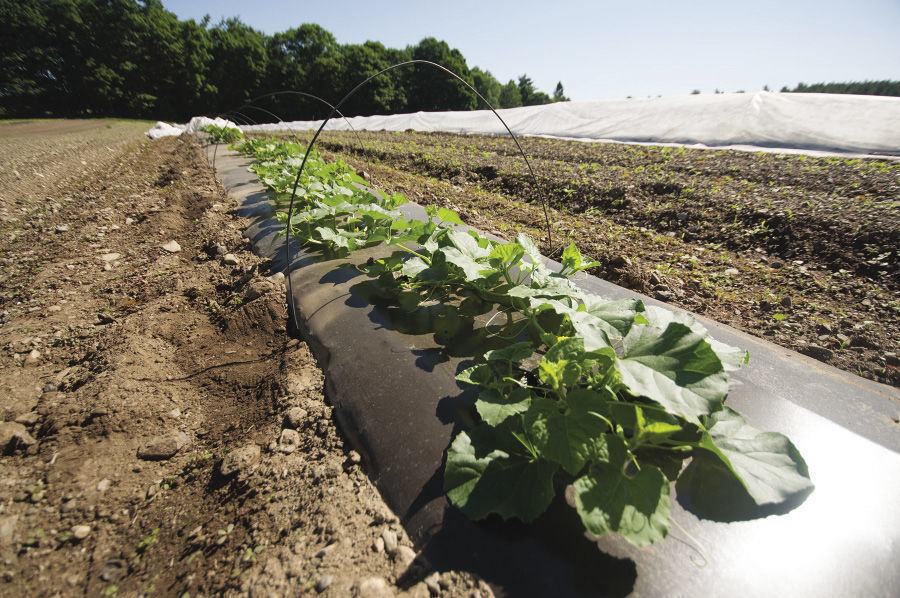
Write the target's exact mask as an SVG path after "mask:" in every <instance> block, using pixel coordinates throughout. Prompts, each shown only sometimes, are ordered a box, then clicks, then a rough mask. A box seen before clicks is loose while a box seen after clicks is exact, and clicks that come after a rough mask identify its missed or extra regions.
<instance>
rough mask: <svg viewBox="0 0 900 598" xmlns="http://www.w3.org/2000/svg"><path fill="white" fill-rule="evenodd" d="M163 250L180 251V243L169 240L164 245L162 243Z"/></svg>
mask: <svg viewBox="0 0 900 598" xmlns="http://www.w3.org/2000/svg"><path fill="white" fill-rule="evenodd" d="M162 248H163V250H164V251H168V252H169V253H178V252H179V251H181V245H179V244H178V241H174V240H173V241H169V242H168V243H166V244H165V245H162Z"/></svg>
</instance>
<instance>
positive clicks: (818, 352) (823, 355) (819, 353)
mask: <svg viewBox="0 0 900 598" xmlns="http://www.w3.org/2000/svg"><path fill="white" fill-rule="evenodd" d="M803 352H804V353H806V354H807V355H809V356H810V357H814V358H816V359H829V358H831V356H832V355H834V352H833V351H832V350H831V349H829V348H827V347H822V346H819V345H813V344H810V345H809V346H808V347H806V349H804V350H803Z"/></svg>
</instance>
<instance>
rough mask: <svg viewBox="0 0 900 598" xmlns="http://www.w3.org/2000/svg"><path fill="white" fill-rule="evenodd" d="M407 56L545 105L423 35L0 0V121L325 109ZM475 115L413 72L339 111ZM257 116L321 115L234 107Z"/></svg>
mask: <svg viewBox="0 0 900 598" xmlns="http://www.w3.org/2000/svg"><path fill="white" fill-rule="evenodd" d="M414 58H415V59H423V60H430V61H432V62H435V63H438V64H442V65H444V66H446V67H447V68H449V69H450V70H452V71H454V72H456V73H458V74H459V75H460V76H461V77H462V78H463V79H464V80H465V81H467V82H469V83H470V84H471V85H473V86H474V87H475V88H476V89H478V90H479V93H481V94H482V95H484V96H485V98H487V99H488V101H490V102H491V103H492V104H494V105H499V106H502V107H511V106H519V105H522V104H526V103H544V102H549V101H550V98H549V96H547V94H544V93H542V92H539V91H537V90H535V89H534V86H533V84H532V83H531V80H530V79H528V78H527V77H523V79H520V84H516V83H515V82H514V81H510V83H508V84H507V85H505V86H501V85H500V83H499V82H498V81H497V80H496V79H495V78H494V77H493V75H491V73H490V72H489V71H486V70H482V69H479V68H473V69H471V70H470V69H469V68H468V66H467V65H466V60H465V58H464V57H463V56H462V54H461V53H460V52H459V50H456V49H452V48H450V46H448V45H447V43H446V42H443V41H439V40H437V39H434V38H426V39H423V40H422V41H421V42H419V43H418V44H416V45H415V46H409V47H407V48H403V49H395V48H386V47H384V46H383V45H382V44H380V43H378V42H373V41H370V42H366V43H364V44H344V45H342V44H339V43H337V41H336V40H335V38H334V36H333V35H332V34H331V33H329V32H328V31H326V30H325V29H323V28H322V27H320V26H318V25H314V24H304V25H301V26H299V27H295V28H290V29H287V30H286V31H284V32H281V33H277V34H275V35H271V36H269V35H265V34H263V33H261V32H259V31H256V30H254V29H253V28H252V27H249V26H248V25H246V24H244V23H242V22H241V21H240V20H238V19H236V18H233V19H226V20H223V21H222V22H220V23H218V24H216V25H214V26H210V23H209V17H206V18H204V19H203V20H201V21H200V22H196V21H193V20H188V21H180V20H179V19H178V18H177V17H176V16H175V15H174V14H173V13H171V12H169V11H167V10H166V9H165V8H164V7H163V5H162V3H161V2H160V0H19V1H14V0H0V115H4V116H42V115H59V116H130V117H143V118H162V119H169V120H183V119H186V118H187V117H189V116H192V115H194V114H201V113H204V114H210V115H213V114H218V113H221V112H226V111H229V110H235V109H239V108H240V107H241V106H242V105H243V104H245V103H247V102H248V101H249V100H251V99H253V98H256V97H259V96H262V95H264V94H270V93H272V92H281V91H288V92H298V91H299V92H305V93H310V94H315V95H317V96H319V97H321V98H323V99H324V100H326V101H328V102H332V103H336V102H337V101H339V99H340V98H341V97H343V96H344V95H345V94H346V93H347V92H348V91H349V90H351V89H352V88H353V87H354V86H355V85H356V84H357V83H359V82H361V81H362V80H364V79H365V78H367V77H369V76H370V75H373V74H375V73H377V72H379V71H380V70H382V69H384V68H386V67H388V66H390V65H392V64H397V63H399V62H404V61H407V60H411V59H414ZM558 87H559V91H560V93H559V94H557V95H562V92H561V85H560V86H558ZM522 90H524V91H525V92H526V93H525V94H523V93H522ZM526 100H527V101H526ZM477 107H479V102H478V100H477V98H476V96H475V94H474V93H473V92H472V91H471V90H469V89H467V88H466V87H465V86H464V85H461V84H460V83H459V81H457V80H455V79H454V78H452V77H451V76H449V75H448V74H446V73H444V72H441V71H439V70H437V69H434V68H432V67H428V66H424V65H416V66H412V67H410V66H407V67H401V68H398V69H396V70H393V71H390V72H388V73H385V74H383V75H380V76H379V77H378V78H376V79H375V80H373V81H371V82H370V83H369V84H367V85H366V86H365V87H363V88H361V89H360V90H359V92H358V93H357V94H355V95H354V96H353V97H352V98H350V99H348V101H347V103H346V104H345V105H344V106H343V112H344V113H345V114H347V115H356V114H375V113H392V112H402V111H413V110H469V109H473V108H477ZM254 111H255V112H254ZM265 111H270V112H273V113H275V114H277V115H278V116H279V117H281V118H283V119H286V120H287V119H298V118H321V117H323V116H324V115H325V114H326V113H327V112H328V111H329V108H328V106H326V105H324V104H323V103H322V102H318V101H315V100H311V99H308V98H305V97H299V96H298V95H297V94H296V93H287V94H279V95H275V96H274V97H267V98H263V99H261V100H259V105H258V107H255V108H245V109H244V110H242V112H245V113H246V114H247V115H248V116H249V117H251V118H260V119H265V118H266V116H265V115H266V112H265Z"/></svg>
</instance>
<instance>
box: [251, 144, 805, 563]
mask: <svg viewBox="0 0 900 598" xmlns="http://www.w3.org/2000/svg"><path fill="white" fill-rule="evenodd" d="M237 149H238V150H239V151H241V152H243V153H244V154H246V155H248V156H252V157H253V158H254V163H253V166H252V167H251V168H252V170H254V171H255V172H256V173H257V175H258V176H259V179H260V181H261V182H262V184H264V185H265V186H266V187H267V188H268V191H269V194H270V197H271V198H272V200H273V202H274V204H275V205H276V207H277V208H279V209H281V210H284V209H285V208H286V206H287V205H288V203H289V201H290V198H291V192H292V189H293V185H294V183H295V181H297V194H296V199H295V209H294V211H293V212H292V213H291V214H290V215H288V214H287V213H285V212H283V211H281V212H279V214H278V216H279V218H280V219H281V221H282V222H284V223H286V224H287V228H288V229H289V230H290V232H291V234H292V235H293V236H294V237H295V238H297V239H298V240H299V241H300V242H301V243H303V244H304V245H306V246H309V247H312V248H315V249H319V250H321V251H322V252H324V253H325V254H327V255H337V256H340V255H346V254H348V253H349V252H351V251H353V250H355V249H359V248H362V247H368V246H372V245H375V244H381V243H384V244H387V245H393V246H395V247H397V249H398V250H400V251H398V252H395V253H394V255H393V256H392V257H389V258H384V259H381V260H370V262H369V263H367V264H365V265H363V266H361V269H362V270H363V271H364V272H365V273H367V274H368V275H369V276H371V277H373V278H375V279H377V281H378V283H379V285H380V287H381V288H382V289H383V290H384V291H385V293H386V294H387V295H388V296H392V297H394V299H395V301H396V302H398V303H404V302H405V303H409V302H410V301H412V302H416V301H419V300H420V299H421V298H422V297H428V298H430V300H431V301H433V300H434V299H435V298H439V299H440V300H442V301H443V302H445V303H446V304H447V305H450V306H452V305H456V304H459V303H461V302H464V301H468V300H471V299H473V298H474V299H477V300H478V301H480V302H482V303H484V304H487V305H490V306H493V308H494V309H495V310H497V313H498V314H505V315H506V324H505V325H503V326H496V327H494V328H490V327H489V326H488V327H486V328H485V330H482V331H480V332H479V334H484V335H487V336H489V337H491V340H492V346H499V347H500V348H494V349H492V350H490V351H488V352H486V353H483V354H478V355H476V354H471V355H470V356H471V357H472V358H473V361H474V362H475V365H472V366H471V367H468V368H466V369H464V370H463V371H462V372H460V373H459V375H458V376H457V379H458V380H459V381H461V382H464V383H466V384H471V385H474V386H476V387H477V388H478V389H479V394H478V398H477V400H476V401H475V404H474V408H473V410H472V412H471V413H470V415H469V417H468V424H469V426H468V429H466V430H465V431H462V432H460V433H459V434H457V436H456V437H455V438H454V439H453V441H452V443H451V445H450V448H449V449H448V451H447V459H446V467H445V472H444V490H445V492H446V494H447V496H448V498H449V500H450V502H451V503H452V504H453V505H455V506H456V507H457V508H459V509H460V510H462V511H463V512H464V513H465V514H466V515H467V516H469V517H470V518H472V519H476V520H478V519H483V518H485V517H487V516H489V515H491V514H497V515H499V516H500V517H502V518H504V519H509V518H517V519H520V520H522V521H525V522H529V521H533V520H534V519H535V518H537V517H538V516H540V515H541V514H542V513H543V512H544V511H545V510H546V509H547V508H548V506H549V505H550V503H551V502H552V501H553V499H554V497H555V496H556V494H557V492H558V491H559V490H560V489H566V491H567V494H568V496H569V497H570V503H571V504H572V505H573V506H574V508H575V509H576V511H577V513H578V515H579V517H580V518H581V521H582V523H583V524H584V527H585V529H586V530H588V531H589V532H591V533H592V534H594V535H595V536H603V535H605V534H608V533H618V534H621V535H622V536H623V537H625V538H626V539H627V540H628V541H629V542H631V543H632V544H634V545H635V546H645V545H648V544H652V543H654V542H658V541H660V540H662V539H664V538H665V537H666V535H667V533H668V531H669V526H670V517H669V511H670V493H671V487H672V483H673V482H676V481H678V480H680V481H681V483H684V484H695V485H696V486H697V488H698V489H699V488H701V487H702V486H703V484H707V483H710V482H709V481H710V480H721V479H722V476H723V475H725V476H728V477H730V478H731V479H733V480H734V481H736V482H737V483H739V484H740V486H741V487H742V488H743V490H744V491H745V493H746V495H747V496H748V497H749V498H750V499H752V501H753V502H754V503H755V504H756V505H759V506H765V505H776V504H781V503H784V502H786V501H788V500H791V499H793V498H795V497H798V496H800V495H803V494H804V493H808V492H809V491H811V489H812V487H813V486H812V483H811V481H810V477H809V472H808V470H807V467H806V464H805V462H804V461H803V458H802V457H801V455H800V454H799V452H798V451H797V449H796V448H795V447H794V445H793V444H792V443H791V442H790V440H789V439H787V438H786V437H785V436H783V435H781V434H778V433H773V432H763V431H760V430H757V429H755V428H753V427H752V426H750V425H749V424H748V423H747V422H746V421H745V420H744V418H743V417H742V416H741V415H740V414H738V413H737V412H736V411H734V410H732V409H731V408H729V407H727V406H726V405H725V398H726V395H727V392H728V372H729V371H732V370H734V369H737V368H739V367H741V366H742V365H743V364H745V363H746V362H747V359H748V355H747V354H746V353H745V352H744V351H741V350H738V349H735V348H732V347H729V346H726V345H724V344H722V343H720V342H718V341H716V340H714V339H712V338H711V337H710V336H709V334H708V332H707V331H706V329H705V328H704V327H703V326H702V325H700V324H699V323H698V322H696V321H695V320H694V319H693V318H692V317H691V316H690V315H689V314H686V313H683V312H671V311H668V310H665V309H661V308H657V307H652V306H645V305H644V304H643V302H642V301H640V300H638V299H625V300H619V301H609V300H605V299H603V298H601V297H598V296H596V295H591V294H588V293H585V292H583V291H581V290H580V289H579V288H578V287H577V286H576V285H575V284H574V283H573V282H572V280H571V277H572V276H573V275H575V274H576V273H578V272H581V271H583V270H586V269H589V268H591V267H593V266H594V265H595V262H592V261H591V260H588V259H585V257H584V256H583V255H582V254H581V252H580V251H579V250H578V248H577V247H576V246H575V244H574V243H573V244H571V245H569V246H568V247H567V248H565V250H564V251H563V253H562V260H561V263H562V268H561V270H559V271H558V272H554V271H552V270H551V269H550V268H549V267H548V266H547V265H546V264H545V262H544V259H543V257H542V256H541V255H540V253H539V251H538V248H537V246H536V245H535V243H534V241H533V240H532V239H531V238H530V237H528V236H527V235H524V234H520V235H519V236H518V237H516V239H515V240H513V241H511V242H498V241H494V240H490V239H486V238H484V237H482V236H480V235H479V234H478V233H477V232H475V231H472V230H468V231H464V230H460V229H457V228H454V227H453V226H451V225H461V224H462V221H461V220H460V218H459V216H458V215H457V214H456V213H455V212H453V211H451V210H447V209H445V208H435V207H433V206H428V207H426V208H425V209H426V213H427V216H428V219H427V220H426V221H420V220H414V219H409V220H408V219H405V218H404V217H403V216H402V215H401V213H400V212H399V211H398V210H397V209H396V208H397V207H399V206H400V205H402V204H403V203H405V202H406V198H405V197H404V196H402V195H400V194H393V195H388V194H386V193H383V192H381V191H371V190H369V189H368V188H366V187H364V186H363V184H364V181H363V179H362V178H360V177H359V176H357V175H356V173H355V172H354V171H353V170H352V169H351V168H350V167H349V166H347V165H346V164H345V163H343V162H342V161H340V160H338V161H336V162H332V163H326V162H325V161H323V160H322V158H321V156H319V154H318V153H316V152H315V151H312V152H310V154H309V156H308V159H307V163H306V167H305V168H304V170H303V172H302V174H301V175H300V177H299V179H298V178H297V173H298V169H299V168H300V164H301V163H302V159H301V156H302V154H303V152H304V151H305V148H303V147H301V146H299V145H297V144H293V143H290V142H284V141H276V140H272V139H247V140H244V142H243V143H242V144H241V145H240V146H239V147H238V148H237ZM288 219H289V220H288ZM450 313H451V314H452V311H451V312H450ZM454 321H456V320H454V319H453V317H452V315H448V316H447V317H446V318H445V322H449V323H450V324H448V325H447V326H448V328H447V330H446V331H438V333H436V338H438V339H440V338H441V334H443V335H444V337H449V336H452V335H453V334H456V333H457V332H458V329H457V328H458V327H456V328H454V327H453V325H452V322H454ZM688 463H689V466H688V467H687V468H685V465H686V464H688ZM686 473H689V475H685V474H686ZM698 491H699V490H698Z"/></svg>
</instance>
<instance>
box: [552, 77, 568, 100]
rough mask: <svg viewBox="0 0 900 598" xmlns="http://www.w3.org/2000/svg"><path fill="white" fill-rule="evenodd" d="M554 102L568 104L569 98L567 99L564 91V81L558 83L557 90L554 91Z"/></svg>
mask: <svg viewBox="0 0 900 598" xmlns="http://www.w3.org/2000/svg"><path fill="white" fill-rule="evenodd" d="M553 101H554V102H568V101H569V98H567V97H566V92H565V90H564V89H563V84H562V81H558V82H557V83H556V89H554V90H553Z"/></svg>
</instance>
